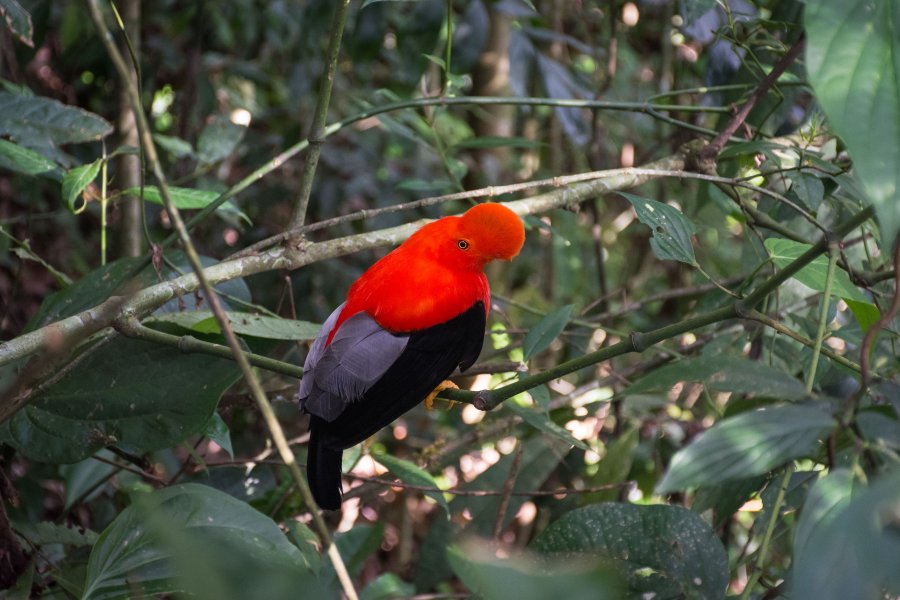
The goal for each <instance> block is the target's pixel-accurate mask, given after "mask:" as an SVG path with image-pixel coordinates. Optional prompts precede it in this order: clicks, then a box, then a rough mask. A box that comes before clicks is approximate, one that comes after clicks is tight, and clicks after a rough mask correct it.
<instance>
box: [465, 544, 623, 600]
mask: <svg viewBox="0 0 900 600" xmlns="http://www.w3.org/2000/svg"><path fill="white" fill-rule="evenodd" d="M447 558H448V560H449V562H450V566H451V567H452V568H453V571H454V573H456V575H457V577H459V579H460V580H461V581H462V582H463V583H464V584H465V585H466V587H468V588H469V589H470V590H471V591H472V592H474V593H475V594H476V597H478V598H484V599H485V600H508V599H509V598H515V600H546V599H547V598H565V599H566V600H606V599H609V600H620V599H621V598H623V596H622V585H621V582H620V581H619V580H618V578H617V577H615V575H613V574H612V573H610V572H609V570H608V569H604V568H603V567H601V566H599V565H597V564H592V563H590V562H589V561H580V562H579V561H572V560H566V559H560V560H555V561H554V560H549V559H544V558H543V557H540V556H530V555H517V556H514V557H513V558H508V559H500V558H497V555H496V554H495V553H494V552H492V551H491V548H490V547H489V546H488V545H487V544H484V543H478V542H476V541H474V540H472V541H469V542H468V543H466V544H464V545H462V546H451V547H450V548H448V549H447Z"/></svg>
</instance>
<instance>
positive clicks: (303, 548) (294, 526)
mask: <svg viewBox="0 0 900 600" xmlns="http://www.w3.org/2000/svg"><path fill="white" fill-rule="evenodd" d="M284 527H286V528H287V533H288V538H289V539H290V540H291V542H293V544H294V545H295V546H297V549H298V550H300V557H301V559H302V561H303V564H304V566H305V567H306V568H307V569H308V570H310V571H312V572H313V573H318V572H319V570H320V569H321V568H322V555H321V554H320V552H319V536H317V535H316V534H315V533H313V530H312V529H310V528H309V526H307V525H306V524H304V523H301V522H300V521H298V520H296V519H289V520H288V521H286V522H285V523H284Z"/></svg>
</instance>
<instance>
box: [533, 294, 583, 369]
mask: <svg viewBox="0 0 900 600" xmlns="http://www.w3.org/2000/svg"><path fill="white" fill-rule="evenodd" d="M574 308H575V305H574V304H567V305H565V306H563V307H562V308H558V309H556V310H555V311H553V312H551V313H549V314H548V315H547V316H545V317H544V318H543V319H541V320H540V321H539V322H538V324H537V325H535V326H534V327H532V328H531V331H529V332H528V335H526V336H525V341H524V342H523V343H522V348H523V353H524V360H526V361H527V360H529V359H530V358H531V357H532V356H534V355H535V354H537V353H539V352H542V351H543V350H545V349H546V348H547V347H548V346H549V345H550V344H551V343H552V342H553V340H555V339H556V338H557V337H558V336H559V334H560V333H562V331H563V330H564V329H565V328H566V324H567V323H568V322H569V318H570V317H571V316H572V310H573V309H574Z"/></svg>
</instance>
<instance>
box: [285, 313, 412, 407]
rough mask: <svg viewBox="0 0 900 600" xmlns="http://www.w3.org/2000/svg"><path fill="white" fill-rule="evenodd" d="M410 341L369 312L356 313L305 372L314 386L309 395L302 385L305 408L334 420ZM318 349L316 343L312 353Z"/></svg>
mask: <svg viewBox="0 0 900 600" xmlns="http://www.w3.org/2000/svg"><path fill="white" fill-rule="evenodd" d="M324 329H325V327H323V330H324ZM325 338H326V339H327V334H326V336H325ZM317 341H318V340H317ZM408 342H409V336H408V335H395V334H393V333H391V332H389V331H387V330H385V329H383V328H382V327H381V326H380V325H378V323H376V322H375V320H374V319H373V318H372V317H371V316H369V315H368V314H367V313H364V312H360V313H357V314H355V315H353V316H352V317H350V318H349V319H347V320H346V321H344V322H343V323H342V324H341V327H340V329H338V330H337V332H336V333H335V334H334V337H333V338H332V339H331V344H329V345H328V347H327V348H324V350H323V351H321V352H320V355H319V356H317V357H315V361H314V364H313V366H312V370H311V371H306V372H304V378H303V381H304V382H305V381H306V380H307V378H310V379H311V381H310V382H309V383H307V384H306V385H307V387H309V388H310V389H309V390H308V393H307V394H306V395H304V394H303V393H302V391H303V388H304V386H303V385H302V384H301V394H299V395H300V401H301V407H302V408H303V409H304V410H305V411H306V412H309V413H312V414H314V415H316V416H318V417H320V418H322V419H325V420H326V421H333V420H334V419H336V418H337V417H338V416H340V414H341V413H342V412H343V411H344V408H345V407H346V406H347V404H349V403H350V402H355V401H357V400H359V399H360V398H362V397H363V396H364V395H365V393H366V392H367V391H368V390H369V388H371V387H372V386H373V385H375V383H376V382H377V381H378V380H379V379H381V376H382V375H384V373H385V372H386V371H387V370H388V369H389V368H390V367H391V365H393V364H394V363H395V362H396V361H397V358H398V357H399V356H400V355H401V354H402V353H403V351H404V350H405V349H406V345H407V343H408ZM322 345H323V347H324V342H323V344H322ZM315 349H316V348H315V344H313V349H312V350H310V354H312V353H313V350H315ZM310 376H311V377H310Z"/></svg>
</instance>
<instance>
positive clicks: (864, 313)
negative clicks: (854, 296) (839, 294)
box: [844, 298, 881, 333]
mask: <svg viewBox="0 0 900 600" xmlns="http://www.w3.org/2000/svg"><path fill="white" fill-rule="evenodd" d="M844 302H846V303H847V308H849V309H850V312H852V313H853V316H854V317H856V322H857V323H859V328H860V329H862V330H863V333H865V332H867V331H869V329H871V328H872V325H874V324H875V323H877V322H878V319H880V318H881V311H879V310H878V307H877V306H875V305H874V304H872V303H871V302H860V301H859V300H851V299H849V298H844Z"/></svg>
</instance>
